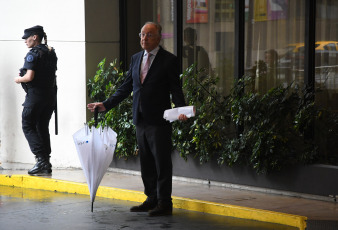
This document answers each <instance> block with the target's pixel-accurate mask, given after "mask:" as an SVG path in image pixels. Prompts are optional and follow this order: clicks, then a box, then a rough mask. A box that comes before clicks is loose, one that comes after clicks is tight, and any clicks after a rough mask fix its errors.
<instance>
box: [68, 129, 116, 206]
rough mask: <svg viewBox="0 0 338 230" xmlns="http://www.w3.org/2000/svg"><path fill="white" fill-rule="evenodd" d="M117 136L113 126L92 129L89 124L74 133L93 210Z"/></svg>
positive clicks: (111, 157)
mask: <svg viewBox="0 0 338 230" xmlns="http://www.w3.org/2000/svg"><path fill="white" fill-rule="evenodd" d="M116 137H117V134H116V133H115V132H114V131H113V130H112V129H111V128H108V127H105V128H103V129H102V128H99V129H97V128H95V127H92V128H91V130H90V129H89V127H88V126H87V125H85V127H84V128H82V129H80V130H79V131H77V132H76V133H74V135H73V139H74V143H75V146H76V150H77V153H78V155H79V159H80V162H81V165H82V169H83V171H84V174H85V176H86V180H87V184H88V188H89V192H90V200H91V202H92V209H91V211H92V212H93V205H94V200H95V196H96V192H97V189H98V187H99V185H100V183H101V180H102V178H103V176H104V174H105V172H106V171H107V169H108V167H109V165H110V163H111V161H112V160H113V156H114V151H115V146H116Z"/></svg>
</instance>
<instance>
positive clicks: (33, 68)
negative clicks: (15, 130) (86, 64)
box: [15, 26, 57, 175]
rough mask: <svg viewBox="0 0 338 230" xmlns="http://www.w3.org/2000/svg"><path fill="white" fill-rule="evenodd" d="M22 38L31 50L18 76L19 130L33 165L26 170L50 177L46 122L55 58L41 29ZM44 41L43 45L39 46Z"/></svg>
mask: <svg viewBox="0 0 338 230" xmlns="http://www.w3.org/2000/svg"><path fill="white" fill-rule="evenodd" d="M22 39H25V43H26V45H27V47H28V48H31V49H30V51H29V52H28V53H27V55H26V57H25V62H24V65H23V67H22V68H21V69H20V76H21V77H16V78H15V82H16V83H18V84H19V83H21V85H22V87H23V88H24V90H25V91H26V99H25V102H24V103H23V107H24V108H23V111H22V130H23V132H24V134H25V137H26V139H27V141H28V144H29V147H30V149H31V151H32V153H33V154H34V155H35V158H36V160H37V163H36V164H35V165H34V167H33V168H32V169H30V170H29V171H28V174H31V175H40V174H42V175H43V174H51V172H52V165H51V164H50V160H49V158H50V154H51V146H50V136H49V121H50V119H51V116H52V113H53V111H54V109H55V106H56V91H57V87H56V75H55V72H56V69H57V57H56V54H55V51H54V49H53V48H52V47H49V46H47V35H46V33H45V32H44V30H43V27H42V26H34V27H31V28H28V29H25V30H24V35H23V37H22ZM42 39H44V40H45V41H44V44H41V42H42Z"/></svg>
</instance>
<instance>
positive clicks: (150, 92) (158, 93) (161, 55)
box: [103, 47, 185, 125]
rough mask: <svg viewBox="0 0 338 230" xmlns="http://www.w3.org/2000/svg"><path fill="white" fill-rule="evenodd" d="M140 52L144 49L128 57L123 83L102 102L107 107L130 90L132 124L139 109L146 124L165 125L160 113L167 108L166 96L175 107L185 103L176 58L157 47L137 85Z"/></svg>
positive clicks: (127, 94)
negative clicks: (129, 59)
mask: <svg viewBox="0 0 338 230" xmlns="http://www.w3.org/2000/svg"><path fill="white" fill-rule="evenodd" d="M143 54H144V51H141V52H139V53H137V54H134V55H133V56H132V58H131V63H130V67H129V70H128V73H127V75H126V79H125V81H124V83H123V84H122V85H121V86H120V87H119V89H118V90H117V91H116V92H115V94H114V95H113V96H111V97H110V98H108V99H107V100H105V101H104V102H103V105H104V106H105V108H106V109H107V110H110V109H112V108H113V107H115V106H116V105H117V104H119V103H120V102H121V101H122V100H123V99H125V98H126V97H128V96H129V95H130V94H131V92H133V123H134V124H135V125H137V124H138V122H139V115H140V114H139V111H142V117H143V119H144V120H145V121H146V122H147V123H148V124H150V125H165V124H168V122H167V121H166V120H165V119H164V118H163V113H164V111H165V110H166V109H170V108H171V100H170V99H172V102H173V103H174V104H175V107H181V106H185V102H184V96H183V92H182V87H181V82H180V79H179V65H178V59H177V57H176V56H175V55H173V54H172V53H170V52H168V51H166V50H164V49H163V48H162V47H160V49H159V51H158V53H157V54H156V56H155V59H154V60H153V62H152V64H151V66H150V69H149V70H148V73H147V76H146V78H145V80H144V82H143V84H141V81H140V69H141V63H142V58H143ZM170 96H171V97H170ZM139 106H140V108H139Z"/></svg>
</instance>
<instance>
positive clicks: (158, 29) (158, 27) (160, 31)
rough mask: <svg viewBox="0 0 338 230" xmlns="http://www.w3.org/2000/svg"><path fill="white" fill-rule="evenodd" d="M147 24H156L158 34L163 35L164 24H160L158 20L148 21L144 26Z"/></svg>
mask: <svg viewBox="0 0 338 230" xmlns="http://www.w3.org/2000/svg"><path fill="white" fill-rule="evenodd" d="M145 25H154V26H156V29H157V32H158V35H160V37H162V26H161V25H160V24H158V23H156V22H146V23H144V26H145Z"/></svg>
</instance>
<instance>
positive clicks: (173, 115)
mask: <svg viewBox="0 0 338 230" xmlns="http://www.w3.org/2000/svg"><path fill="white" fill-rule="evenodd" d="M181 114H184V115H186V116H187V117H188V118H190V117H194V116H195V106H192V105H191V106H184V107H178V108H174V109H167V110H166V111H164V114H163V118H164V119H166V120H167V121H170V122H173V121H176V120H178V116H179V115H181Z"/></svg>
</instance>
